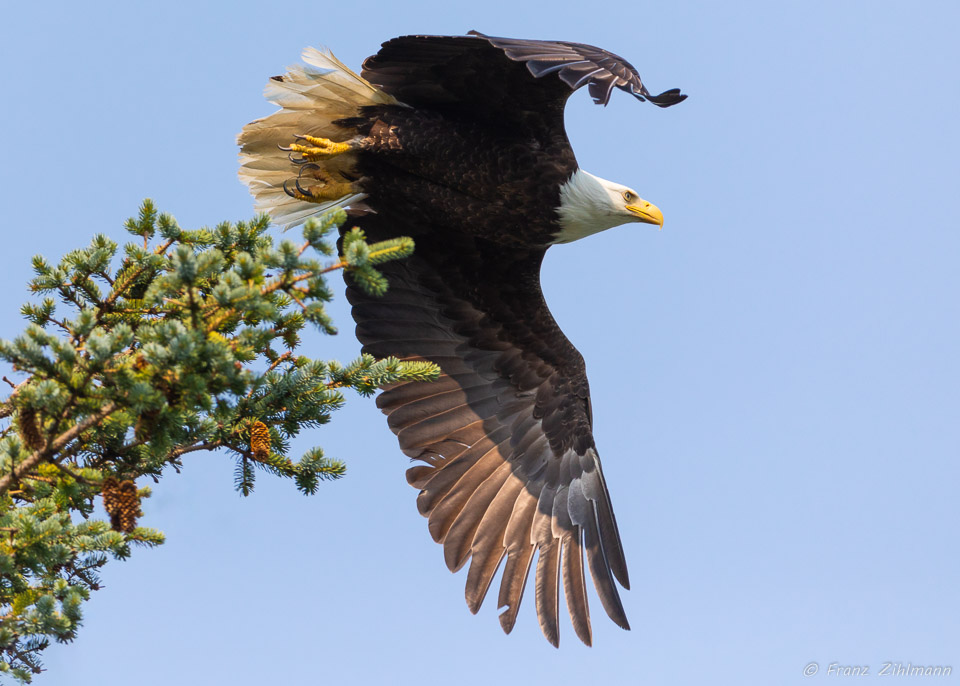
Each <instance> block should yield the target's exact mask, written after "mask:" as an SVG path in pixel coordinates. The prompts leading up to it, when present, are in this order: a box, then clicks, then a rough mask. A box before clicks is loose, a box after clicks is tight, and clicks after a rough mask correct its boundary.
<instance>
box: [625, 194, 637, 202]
mask: <svg viewBox="0 0 960 686" xmlns="http://www.w3.org/2000/svg"><path fill="white" fill-rule="evenodd" d="M623 199H624V200H626V201H627V202H636V200H637V194H636V193H634V192H633V191H624V192H623Z"/></svg>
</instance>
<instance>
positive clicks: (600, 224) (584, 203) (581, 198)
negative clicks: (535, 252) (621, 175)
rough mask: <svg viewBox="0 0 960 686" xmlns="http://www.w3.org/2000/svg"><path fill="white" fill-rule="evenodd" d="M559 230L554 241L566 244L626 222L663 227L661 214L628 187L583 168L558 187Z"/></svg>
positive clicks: (655, 207)
mask: <svg viewBox="0 0 960 686" xmlns="http://www.w3.org/2000/svg"><path fill="white" fill-rule="evenodd" d="M557 214H559V215H560V222H559V223H560V227H561V228H560V232H559V233H557V235H556V238H555V239H554V241H553V242H554V243H569V242H571V241H575V240H577V239H580V238H583V237H584V236H589V235H591V234H594V233H598V232H600V231H605V230H606V229H609V228H611V227H614V226H620V225H621V224H626V223H628V222H643V223H644V224H657V225H658V226H661V227H662V226H663V213H662V212H660V210H659V208H657V206H656V205H653V204H651V203H649V202H647V201H646V200H644V199H642V198H641V197H640V196H639V195H637V192H636V191H634V190H633V189H632V188H627V187H626V186H621V185H620V184H619V183H613V182H612V181H607V180H606V179H601V178H600V177H599V176H594V175H593V174H591V173H590V172H586V171H584V170H583V169H577V170H576V171H575V172H573V175H572V176H571V177H570V179H569V180H568V181H567V182H566V183H565V184H563V185H562V186H560V207H558V208H557Z"/></svg>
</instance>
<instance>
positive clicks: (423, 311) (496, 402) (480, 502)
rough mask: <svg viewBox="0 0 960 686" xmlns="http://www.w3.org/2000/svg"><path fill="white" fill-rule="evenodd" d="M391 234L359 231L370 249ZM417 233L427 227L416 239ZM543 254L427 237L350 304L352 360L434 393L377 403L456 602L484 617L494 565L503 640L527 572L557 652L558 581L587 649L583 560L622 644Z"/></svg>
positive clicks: (573, 362)
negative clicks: (417, 367)
mask: <svg viewBox="0 0 960 686" xmlns="http://www.w3.org/2000/svg"><path fill="white" fill-rule="evenodd" d="M398 221H399V222H402V221H403V220H402V218H396V217H385V216H383V215H382V214H366V215H362V216H357V217H356V223H358V224H359V225H360V226H361V227H363V228H364V230H365V231H366V232H367V235H368V237H369V238H370V239H372V240H377V239H379V238H382V237H386V236H391V235H395V234H396V232H397V231H402V228H401V227H398V226H396V223H397V222H398ZM420 228H421V229H422V228H423V227H420ZM543 254H544V250H543V249H530V250H528V251H523V250H519V251H511V252H509V253H506V254H505V251H504V249H503V247H502V246H498V245H494V244H491V243H487V242H485V241H483V240H482V239H478V238H472V237H469V236H464V235H450V233H449V232H447V233H446V235H445V234H444V232H443V231H442V230H441V229H440V228H439V227H437V229H436V230H435V231H421V232H418V234H417V247H416V251H415V253H414V255H413V256H412V257H411V258H409V259H407V260H404V261H402V262H390V263H387V264H385V265H383V266H382V267H380V268H381V269H382V271H383V272H384V274H385V275H386V276H387V278H388V279H389V282H390V286H389V289H388V290H387V293H386V295H385V296H383V297H369V296H366V295H364V294H363V293H362V292H361V291H360V290H359V289H356V288H349V289H348V297H349V299H350V302H351V303H352V304H353V316H354V319H355V320H356V322H357V336H358V338H359V339H360V340H361V342H362V343H363V344H364V346H363V350H364V352H367V353H370V354H373V355H375V356H378V357H384V356H387V355H393V356H397V357H400V358H401V359H427V360H431V361H433V362H435V363H436V364H438V365H439V366H440V368H441V370H442V376H441V378H440V380H439V381H436V382H433V383H429V382H407V383H402V384H398V385H396V386H394V387H392V388H390V389H389V390H386V391H385V392H384V393H382V394H381V395H380V396H379V398H378V400H377V404H378V405H379V407H380V408H381V409H382V410H383V411H384V412H385V413H386V414H387V415H388V422H389V425H390V428H391V429H392V430H393V431H394V433H396V434H397V437H398V439H399V441H400V447H401V448H402V449H403V451H404V452H405V453H406V454H407V455H409V456H410V457H412V458H414V459H418V460H422V461H423V462H424V463H426V464H425V465H421V466H416V467H413V468H411V469H410V470H409V472H408V480H409V482H410V483H411V484H412V485H414V486H415V487H417V488H419V489H421V492H420V496H419V498H418V499H417V505H418V507H419V510H420V512H421V513H422V514H423V515H425V516H426V517H428V518H429V529H430V533H431V535H432V536H433V538H434V539H435V540H436V541H438V542H441V543H443V546H444V557H445V559H446V563H447V566H448V567H449V568H450V569H451V570H454V571H455V570H457V569H460V568H461V567H462V566H463V565H464V564H465V563H466V561H467V560H468V559H470V558H472V561H471V564H470V570H469V572H468V574H467V583H466V598H467V604H468V606H469V608H470V610H471V611H473V612H476V611H477V610H478V609H479V608H480V604H481V602H482V601H483V598H484V596H485V595H486V593H487V589H488V587H489V585H490V583H491V580H492V578H493V577H494V575H495V574H496V571H497V568H498V567H499V566H500V564H501V562H502V561H503V559H504V558H506V563H505V564H504V570H503V577H502V581H501V584H500V593H499V606H500V607H505V608H507V609H506V610H505V611H504V612H503V613H502V614H501V616H500V623H501V625H502V626H503V629H504V630H505V631H507V632H509V631H510V630H511V629H512V628H513V625H514V622H515V620H516V616H517V609H518V607H519V603H520V599H521V595H522V593H523V590H524V585H525V583H526V579H527V576H528V571H529V569H530V566H531V562H532V560H533V557H534V553H538V560H537V565H536V572H535V588H536V594H535V595H536V607H537V615H538V617H539V621H540V626H541V628H542V629H543V632H544V635H545V636H546V637H547V638H548V640H550V641H551V642H552V643H553V644H554V645H557V644H558V641H559V633H558V594H559V586H560V580H561V578H562V585H563V588H564V593H565V595H566V599H567V606H568V609H569V611H570V616H571V619H572V620H573V625H574V628H575V630H576V632H577V635H578V636H579V637H580V638H581V639H582V640H583V641H584V642H585V643H587V644H589V643H590V642H591V629H590V619H589V610H588V607H587V594H586V585H585V575H584V566H583V553H584V551H586V557H587V562H588V563H589V566H590V571H591V574H592V576H593V580H594V584H595V586H596V588H597V591H598V594H599V597H600V599H601V602H602V603H603V606H604V609H605V610H606V611H607V614H608V615H609V616H610V617H611V618H612V619H613V621H614V622H616V623H617V624H618V625H620V626H621V627H623V628H629V627H628V624H627V618H626V615H625V613H624V610H623V606H622V604H621V602H620V597H619V594H618V591H617V587H616V584H615V583H614V578H616V579H617V580H618V581H619V582H620V583H621V584H622V585H623V586H624V587H628V584H629V582H628V577H627V568H626V562H625V560H624V555H623V550H622V547H621V543H620V536H619V533H618V531H617V525H616V520H615V519H614V515H613V510H612V508H611V505H610V498H609V495H608V493H607V488H606V485H605V483H604V479H603V474H602V472H601V469H600V461H599V459H598V457H597V452H596V447H595V444H594V440H593V433H592V429H591V423H592V422H591V417H590V399H589V389H588V386H587V377H586V372H585V369H584V364H583V358H582V357H581V356H580V354H579V353H578V352H577V350H576V349H575V348H574V347H573V345H572V344H571V343H570V342H569V341H568V340H567V338H566V337H565V336H564V335H563V332H561V331H560V329H559V327H558V326H557V324H556V322H555V321H554V319H553V317H552V316H551V315H550V312H549V310H548V309H547V306H546V304H545V303H544V300H543V296H542V293H541V291H540V283H539V272H540V263H541V260H542V258H543Z"/></svg>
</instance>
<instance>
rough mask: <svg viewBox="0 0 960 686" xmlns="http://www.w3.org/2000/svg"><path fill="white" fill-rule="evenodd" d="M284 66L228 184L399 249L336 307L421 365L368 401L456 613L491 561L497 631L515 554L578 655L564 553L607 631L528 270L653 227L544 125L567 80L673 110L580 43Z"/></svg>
mask: <svg viewBox="0 0 960 686" xmlns="http://www.w3.org/2000/svg"><path fill="white" fill-rule="evenodd" d="M303 58H304V61H305V62H306V66H294V67H291V68H290V70H289V71H288V72H287V73H286V74H284V75H283V76H276V77H273V78H272V79H271V80H270V81H269V83H268V85H267V89H266V96H267V97H268V98H269V99H270V100H272V101H273V102H275V103H276V104H278V105H279V106H280V107H282V109H281V110H280V111H279V112H276V113H275V114H273V115H271V116H269V117H266V118H264V119H259V120H257V121H254V122H252V123H251V124H249V125H247V126H246V127H244V129H243V132H242V133H241V134H240V136H239V144H240V146H241V153H240V158H241V170H240V178H241V179H242V180H243V181H244V182H245V183H246V184H248V185H249V187H250V190H251V192H252V193H253V195H254V196H255V198H256V201H257V206H258V208H259V209H261V210H264V211H266V212H268V213H270V214H271V215H272V216H273V218H274V219H275V221H276V222H278V223H280V224H282V225H285V226H288V227H289V226H293V225H295V224H298V223H300V222H303V221H304V220H305V219H306V218H308V217H310V216H312V215H315V214H318V213H320V212H323V211H324V210H326V209H327V208H330V207H333V206H335V205H340V206H344V207H346V208H348V215H349V217H350V222H349V224H348V226H351V227H352V226H360V227H361V228H362V229H363V230H364V231H365V232H366V234H367V237H368V239H370V240H383V239H386V238H390V237H395V236H412V237H413V238H414V240H415V242H416V248H415V252H414V255H413V256H412V257H411V258H409V259H407V260H405V261H402V262H393V263H388V264H386V265H384V266H383V267H382V269H383V272H384V274H385V275H386V277H387V279H388V281H389V290H388V291H387V294H386V295H385V296H384V297H380V298H374V297H370V296H367V295H365V294H364V293H363V292H362V291H361V290H359V289H358V288H355V287H353V286H352V285H351V284H350V283H349V280H348V284H347V297H348V299H349V301H350V303H351V304H352V306H353V309H352V312H353V317H354V319H355V320H356V324H357V328H356V333H357V337H358V338H359V339H360V342H361V343H362V344H363V351H364V352H366V353H370V354H372V355H375V356H377V357H385V356H388V355H392V356H395V357H398V358H401V359H408V360H431V361H433V362H435V363H436V364H437V365H439V367H440V369H441V370H442V375H441V377H440V379H439V380H438V381H436V382H432V383H429V382H409V383H402V384H398V385H395V386H393V387H391V388H389V389H388V390H385V391H384V392H383V393H382V394H381V395H380V396H379V397H378V398H377V405H378V407H379V408H380V409H381V410H383V412H384V413H385V414H386V415H387V422H388V424H389V426H390V428H391V429H392V430H393V432H394V433H395V434H396V435H397V438H398V439H399V442H400V448H401V449H402V450H403V452H404V453H406V454H407V455H408V456H409V457H411V458H413V459H415V460H418V461H420V464H418V466H414V467H412V468H411V469H409V471H408V472H407V480H408V481H409V483H410V484H411V485H413V486H414V487H416V488H418V489H420V495H419V496H418V498H417V507H418V509H419V511H420V513H421V514H422V515H424V516H425V517H427V518H428V521H429V527H428V528H429V530H430V534H431V536H432V537H433V538H434V540H435V541H437V542H438V543H442V544H443V553H444V558H445V561H446V563H447V566H448V567H449V568H450V569H451V570H452V571H456V570H458V569H460V568H461V567H463V565H464V564H465V563H466V562H467V561H468V560H469V561H470V569H469V572H468V573H467V581H466V599H467V605H468V607H469V608H470V611H471V612H474V613H476V612H477V611H478V610H479V608H480V604H481V603H482V602H483V599H484V596H485V595H486V593H487V589H488V587H489V586H490V584H491V581H492V580H493V577H494V575H495V574H496V572H497V569H498V568H499V567H500V566H501V564H502V565H503V574H502V577H501V581H500V591H499V607H500V608H505V609H504V611H503V612H502V613H501V614H500V624H501V626H502V627H503V630H504V631H506V632H507V633H509V632H510V631H511V630H512V629H513V626H514V623H515V621H516V617H517V610H518V608H519V605H520V599H521V597H522V595H523V590H524V586H525V584H526V580H527V577H528V575H529V570H530V567H531V566H532V562H533V559H534V554H535V553H537V563H536V572H535V587H536V593H535V602H536V610H537V616H538V618H539V622H540V627H541V629H542V630H543V633H544V635H545V636H546V637H547V639H548V640H549V641H550V642H551V643H552V644H553V645H555V646H556V645H558V644H559V630H558V605H559V588H560V586H561V585H562V586H563V590H564V594H565V596H566V601H567V607H568V610H569V613H570V617H571V619H572V622H573V627H574V630H575V631H576V633H577V636H579V638H580V639H581V640H582V641H583V642H584V643H586V644H588V645H589V644H590V643H591V628H590V616H589V610H588V606H587V592H586V585H585V575H584V562H583V558H584V553H586V559H587V563H588V564H589V567H590V572H591V575H592V577H593V582H594V585H595V587H596V590H597V594H598V596H599V598H600V602H601V603H602V604H603V607H604V610H606V612H607V614H608V615H609V616H610V618H611V619H612V620H613V621H614V622H615V623H616V624H618V625H619V626H621V627H623V628H624V629H628V628H629V625H628V623H627V618H626V615H625V613H624V610H623V605H622V603H621V600H620V596H619V593H618V590H617V586H616V584H615V582H614V580H616V581H618V582H619V583H620V584H621V585H622V586H623V587H624V588H629V581H628V577H627V566H626V562H625V559H624V554H623V548H622V545H621V542H620V534H619V532H618V531H617V523H616V519H615V518H614V515H613V509H612V508H611V504H610V496H609V494H608V491H607V485H606V483H605V481H604V478H603V473H602V471H601V469H600V460H599V458H598V456H597V450H596V445H595V443H594V437H593V431H592V428H591V427H592V422H593V420H592V416H591V409H590V395H589V390H588V385H587V376H586V371H585V368H584V361H583V358H582V356H581V355H580V353H579V352H577V349H576V348H574V347H573V345H572V344H571V343H570V341H569V340H567V338H566V336H564V334H563V332H562V331H561V330H560V328H559V327H558V326H557V323H556V322H555V321H554V319H553V317H552V316H551V314H550V311H549V309H548V308H547V305H546V303H545V302H544V299H543V294H542V292H541V289H540V265H541V263H542V261H543V257H544V254H545V252H546V251H547V248H549V247H550V246H551V245H553V244H555V243H567V242H570V241H574V240H577V239H579V238H583V237H584V236H588V235H590V234H593V233H596V232H598V231H603V230H604V229H608V228H611V227H613V226H617V225H620V224H625V223H628V222H642V223H646V224H654V225H658V226H659V225H662V224H663V215H662V214H661V212H660V210H659V209H657V207H655V206H654V205H652V204H651V203H649V202H647V201H645V200H643V199H641V198H640V196H639V195H638V194H637V192H636V191H634V190H633V189H631V188H628V187H626V186H623V185H621V184H618V183H613V182H611V181H606V180H604V179H602V178H599V177H597V176H594V175H593V174H590V173H589V172H586V171H584V170H583V169H580V167H579V166H578V165H577V161H576V158H575V157H574V154H573V150H572V149H571V147H570V142H569V141H568V140H567V136H566V132H565V131H564V125H563V109H564V105H565V103H566V100H567V98H568V97H569V96H570V95H571V93H573V92H574V91H576V90H577V89H578V88H580V87H582V86H587V87H588V90H589V93H590V95H591V96H593V100H594V101H595V102H596V103H598V104H604V105H605V104H606V103H607V102H608V100H609V98H610V94H611V92H612V91H613V89H614V88H617V89H620V90H623V91H626V92H627V93H630V94H631V95H633V96H634V97H636V98H637V99H639V100H648V101H650V102H652V103H653V104H655V105H658V106H660V107H668V106H670V105H674V104H676V103H678V102H680V101H682V100H683V99H684V98H685V97H686V96H685V95H682V94H681V93H680V92H679V90H676V89H674V90H669V91H666V92H664V93H661V94H660V95H651V93H650V92H649V91H648V90H647V89H646V87H645V86H644V85H643V83H642V82H641V80H640V77H639V75H638V74H637V71H636V69H634V68H633V66H632V65H631V64H630V63H629V62H627V61H626V60H624V59H623V58H621V57H618V56H617V55H614V54H613V53H611V52H607V51H606V50H601V49H599V48H595V47H593V46H590V45H584V44H581V43H568V42H551V41H536V40H516V39H509V38H495V37H491V36H485V35H482V34H480V33H477V32H471V33H470V35H467V36H404V37H401V38H395V39H393V40H390V41H387V42H386V43H384V44H383V46H382V47H381V49H380V51H379V52H378V53H377V54H376V55H374V56H372V57H370V58H368V59H367V60H366V61H365V62H364V63H363V70H362V76H358V75H356V74H355V73H353V72H352V71H350V70H349V69H348V68H347V67H346V66H344V65H343V64H342V63H341V62H340V61H339V60H337V59H336V58H335V57H334V56H333V55H332V54H330V53H328V52H323V51H320V50H315V49H308V50H306V51H305V52H304V54H303ZM504 560H505V562H504ZM561 579H562V584H561Z"/></svg>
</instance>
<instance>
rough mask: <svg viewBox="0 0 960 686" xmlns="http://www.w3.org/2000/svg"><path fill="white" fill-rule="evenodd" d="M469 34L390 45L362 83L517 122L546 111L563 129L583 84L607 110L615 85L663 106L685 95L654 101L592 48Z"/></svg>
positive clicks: (628, 69)
mask: <svg viewBox="0 0 960 686" xmlns="http://www.w3.org/2000/svg"><path fill="white" fill-rule="evenodd" d="M470 33H471V34H473V35H472V36H402V37H400V38H394V39H392V40H389V41H387V42H386V43H384V44H383V46H382V47H381V48H380V52H378V53H377V54H376V55H374V56H373V57H369V58H367V60H366V61H365V62H364V63H363V77H364V78H365V79H367V80H368V81H370V82H371V83H374V84H376V85H377V86H379V87H380V88H382V89H383V90H384V91H386V92H387V93H389V94H390V95H392V96H394V97H395V98H397V99H398V100H400V101H401V102H405V103H407V104H409V105H414V106H420V107H423V106H431V107H440V108H444V107H446V108H459V109H462V110H465V111H469V112H471V113H474V114H478V115H482V116H507V117H509V118H519V119H523V118H524V117H525V115H527V114H529V113H543V114H550V115H552V116H553V118H554V120H556V118H557V117H558V116H559V123H560V125H561V126H562V112H563V105H564V104H565V103H566V100H567V98H568V97H569V95H570V94H571V93H572V92H573V91H575V90H576V89H578V88H580V87H581V86H584V85H588V84H589V91H590V95H591V96H593V99H594V101H595V102H597V103H598V104H604V105H605V104H606V103H607V102H608V101H609V99H610V93H611V91H612V90H613V88H614V87H616V88H620V89H621V90H624V91H627V92H629V93H632V94H633V95H635V96H636V97H637V98H639V99H640V100H644V99H646V100H649V101H650V102H652V103H654V104H656V105H659V106H660V107H669V106H670V105H674V104H676V103H678V102H680V101H682V100H683V99H684V98H686V97H687V96H685V95H681V94H680V91H679V90H678V89H673V90H669V91H666V92H664V93H661V94H660V95H651V94H650V92H649V91H648V90H647V88H646V86H644V85H643V83H642V82H641V80H640V75H639V74H637V70H636V69H634V68H633V65H631V64H630V63H629V62H627V61H626V60H625V59H623V58H622V57H619V56H617V55H615V54H613V53H612V52H608V51H606V50H601V49H600V48H596V47H593V46H592V45H584V44H582V43H568V42H561V41H536V40H520V39H513V38H496V37H492V36H485V35H483V34H480V33H477V32H476V31H471V32H470ZM554 73H555V74H556V75H557V76H559V78H555V77H549V76H548V75H550V74H554ZM544 76H547V77H548V78H540V77H544Z"/></svg>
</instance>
